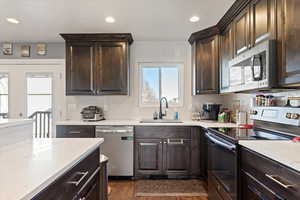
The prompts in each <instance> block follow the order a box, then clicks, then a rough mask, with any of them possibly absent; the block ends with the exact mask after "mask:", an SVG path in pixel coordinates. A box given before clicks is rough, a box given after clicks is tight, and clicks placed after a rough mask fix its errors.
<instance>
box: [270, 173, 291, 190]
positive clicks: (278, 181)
mask: <svg viewBox="0 0 300 200" xmlns="http://www.w3.org/2000/svg"><path fill="white" fill-rule="evenodd" d="M266 177H268V178H269V179H271V180H272V181H274V182H275V183H277V184H278V185H280V186H282V187H284V188H286V189H288V188H292V187H294V185H291V184H286V183H283V182H281V181H280V180H282V178H280V177H279V176H277V175H269V174H266ZM278 179H280V180H278Z"/></svg>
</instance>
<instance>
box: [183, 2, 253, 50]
mask: <svg viewBox="0 0 300 200" xmlns="http://www.w3.org/2000/svg"><path fill="white" fill-rule="evenodd" d="M250 1H251V0H236V1H235V2H234V3H233V4H232V6H231V7H230V8H229V10H228V11H227V12H226V13H225V15H224V16H223V17H222V18H221V19H220V21H219V22H218V23H217V24H216V25H215V26H212V27H209V28H207V29H204V30H201V31H198V32H195V33H192V34H191V36H190V38H189V40H188V41H189V42H190V44H193V42H194V41H195V40H202V39H205V38H208V37H210V36H213V35H217V34H219V33H220V32H223V31H224V30H225V29H226V27H227V26H228V25H229V24H230V23H231V22H232V20H233V19H234V18H235V17H236V16H237V15H238V14H239V13H240V12H241V11H242V10H243V9H244V8H245V7H246V6H247V5H249V3H250Z"/></svg>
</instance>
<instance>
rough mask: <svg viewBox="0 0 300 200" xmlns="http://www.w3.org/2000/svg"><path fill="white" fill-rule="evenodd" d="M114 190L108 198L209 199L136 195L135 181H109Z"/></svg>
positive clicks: (117, 199) (129, 199)
mask: <svg viewBox="0 0 300 200" xmlns="http://www.w3.org/2000/svg"><path fill="white" fill-rule="evenodd" d="M109 185H110V187H111V188H112V192H111V194H110V195H109V197H108V200H207V198H206V197H135V196H134V181H109Z"/></svg>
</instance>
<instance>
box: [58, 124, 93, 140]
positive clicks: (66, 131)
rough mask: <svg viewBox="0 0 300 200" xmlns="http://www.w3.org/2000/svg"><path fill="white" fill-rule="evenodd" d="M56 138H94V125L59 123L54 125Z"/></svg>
mask: <svg viewBox="0 0 300 200" xmlns="http://www.w3.org/2000/svg"><path fill="white" fill-rule="evenodd" d="M56 137H57V138H94V137H95V126H88V125H83V126H80V125H60V126H56Z"/></svg>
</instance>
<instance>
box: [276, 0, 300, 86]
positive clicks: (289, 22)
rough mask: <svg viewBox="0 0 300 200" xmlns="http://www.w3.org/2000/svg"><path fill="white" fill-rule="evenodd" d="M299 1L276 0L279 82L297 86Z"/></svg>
mask: <svg viewBox="0 0 300 200" xmlns="http://www.w3.org/2000/svg"><path fill="white" fill-rule="evenodd" d="M299 9H300V1H299V0H282V1H278V24H277V28H278V35H279V39H278V40H279V42H278V44H279V45H281V46H280V47H281V48H280V49H279V50H278V54H279V55H281V57H280V56H278V57H279V58H281V59H280V60H279V63H280V64H281V68H280V75H281V76H280V80H281V81H280V84H281V85H282V86H297V87H299V84H300V54H299V52H300V39H299V37H300V20H299V19H300V13H299Z"/></svg>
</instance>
